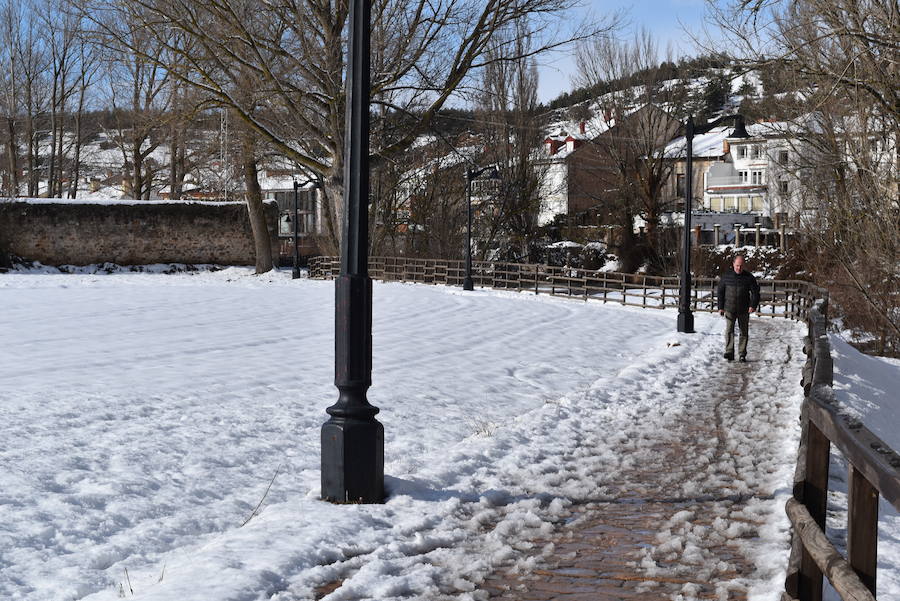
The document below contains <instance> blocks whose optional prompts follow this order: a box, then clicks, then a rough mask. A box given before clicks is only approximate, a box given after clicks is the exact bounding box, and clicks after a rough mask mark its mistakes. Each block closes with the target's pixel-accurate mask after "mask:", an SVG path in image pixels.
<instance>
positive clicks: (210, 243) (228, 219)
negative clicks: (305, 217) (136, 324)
mask: <svg viewBox="0 0 900 601" xmlns="http://www.w3.org/2000/svg"><path fill="white" fill-rule="evenodd" d="M265 210H266V221H267V223H268V230H269V239H270V243H271V246H272V250H273V253H274V256H277V253H278V249H277V235H276V221H277V217H278V209H277V207H276V205H275V204H274V203H266V205H265ZM0 253H9V254H12V255H16V256H19V257H22V258H24V259H27V260H31V261H40V262H41V263H44V264H46V265H90V264H92V263H104V262H107V261H108V262H110V263H118V264H119V265H147V264H151V263H217V264H219V265H253V264H254V263H255V262H256V259H255V252H254V245H253V234H252V232H251V229H250V219H249V217H248V215H247V207H246V205H245V204H244V203H240V202H235V203H201V202H178V201H173V202H160V201H149V202H141V201H128V202H91V201H83V202H77V201H58V202H54V201H53V200H52V199H36V200H29V201H18V202H17V201H12V202H9V201H6V202H4V201H0Z"/></svg>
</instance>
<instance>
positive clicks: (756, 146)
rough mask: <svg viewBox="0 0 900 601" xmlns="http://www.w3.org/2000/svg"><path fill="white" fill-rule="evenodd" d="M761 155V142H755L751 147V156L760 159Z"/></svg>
mask: <svg viewBox="0 0 900 601" xmlns="http://www.w3.org/2000/svg"><path fill="white" fill-rule="evenodd" d="M759 156H760V147H759V144H753V145H752V146H751V147H750V158H751V159H758V158H759Z"/></svg>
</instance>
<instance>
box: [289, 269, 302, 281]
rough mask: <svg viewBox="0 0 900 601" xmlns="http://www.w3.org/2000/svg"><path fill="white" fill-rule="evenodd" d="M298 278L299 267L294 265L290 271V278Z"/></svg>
mask: <svg viewBox="0 0 900 601" xmlns="http://www.w3.org/2000/svg"><path fill="white" fill-rule="evenodd" d="M299 278H300V268H299V267H294V269H293V271H291V279H292V280H296V279H299Z"/></svg>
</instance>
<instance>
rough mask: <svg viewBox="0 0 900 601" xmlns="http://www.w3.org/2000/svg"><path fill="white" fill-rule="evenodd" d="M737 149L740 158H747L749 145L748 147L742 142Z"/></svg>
mask: <svg viewBox="0 0 900 601" xmlns="http://www.w3.org/2000/svg"><path fill="white" fill-rule="evenodd" d="M736 150H737V157H738V158H739V159H746V158H747V147H746V146H744V145H743V144H741V145H740V146H737V147H736Z"/></svg>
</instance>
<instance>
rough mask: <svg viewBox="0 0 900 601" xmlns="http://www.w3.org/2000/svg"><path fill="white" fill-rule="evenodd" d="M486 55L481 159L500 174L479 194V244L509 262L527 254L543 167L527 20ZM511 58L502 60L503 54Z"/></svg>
mask: <svg viewBox="0 0 900 601" xmlns="http://www.w3.org/2000/svg"><path fill="white" fill-rule="evenodd" d="M496 39H497V43H496V46H494V47H493V48H491V50H490V51H489V52H488V58H489V59H490V60H489V64H488V65H487V67H486V68H485V70H484V73H483V83H482V90H481V91H480V93H479V94H478V97H477V106H478V110H476V119H477V120H478V121H479V122H480V123H479V124H478V126H479V127H478V129H479V130H480V131H481V132H483V139H484V146H485V151H484V154H483V156H482V157H481V158H480V161H481V162H482V163H484V164H486V165H494V166H496V168H497V170H498V176H499V178H498V180H499V181H497V182H496V183H488V189H487V190H485V192H484V193H482V194H480V195H479V197H480V198H479V200H480V203H479V205H480V206H479V208H480V209H481V210H480V211H479V219H478V225H479V226H480V227H478V228H477V231H478V232H479V236H478V238H479V245H480V247H481V248H480V252H481V257H482V259H483V258H485V257H486V253H487V252H488V251H490V250H497V251H499V256H501V257H503V258H506V259H520V258H522V257H527V256H528V255H529V250H530V246H531V244H532V242H534V239H535V237H536V232H537V218H538V213H539V211H540V179H541V175H542V173H541V171H542V170H541V169H540V167H539V165H538V161H537V160H536V159H537V156H536V153H537V152H538V151H539V150H540V148H541V141H542V138H543V136H542V133H543V131H542V129H543V128H542V127H541V119H540V116H539V105H538V101H537V87H538V73H537V65H536V64H535V61H534V59H533V58H532V57H530V52H529V48H530V47H531V44H532V42H531V39H532V38H531V35H530V34H529V32H528V30H527V28H526V27H525V25H524V23H523V22H521V21H520V22H518V23H516V24H515V25H513V26H510V27H509V28H507V30H505V31H502V32H498V35H497V37H496ZM504 52H505V53H508V54H509V55H510V59H509V60H501V58H502V56H501V54H502V53H504Z"/></svg>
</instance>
